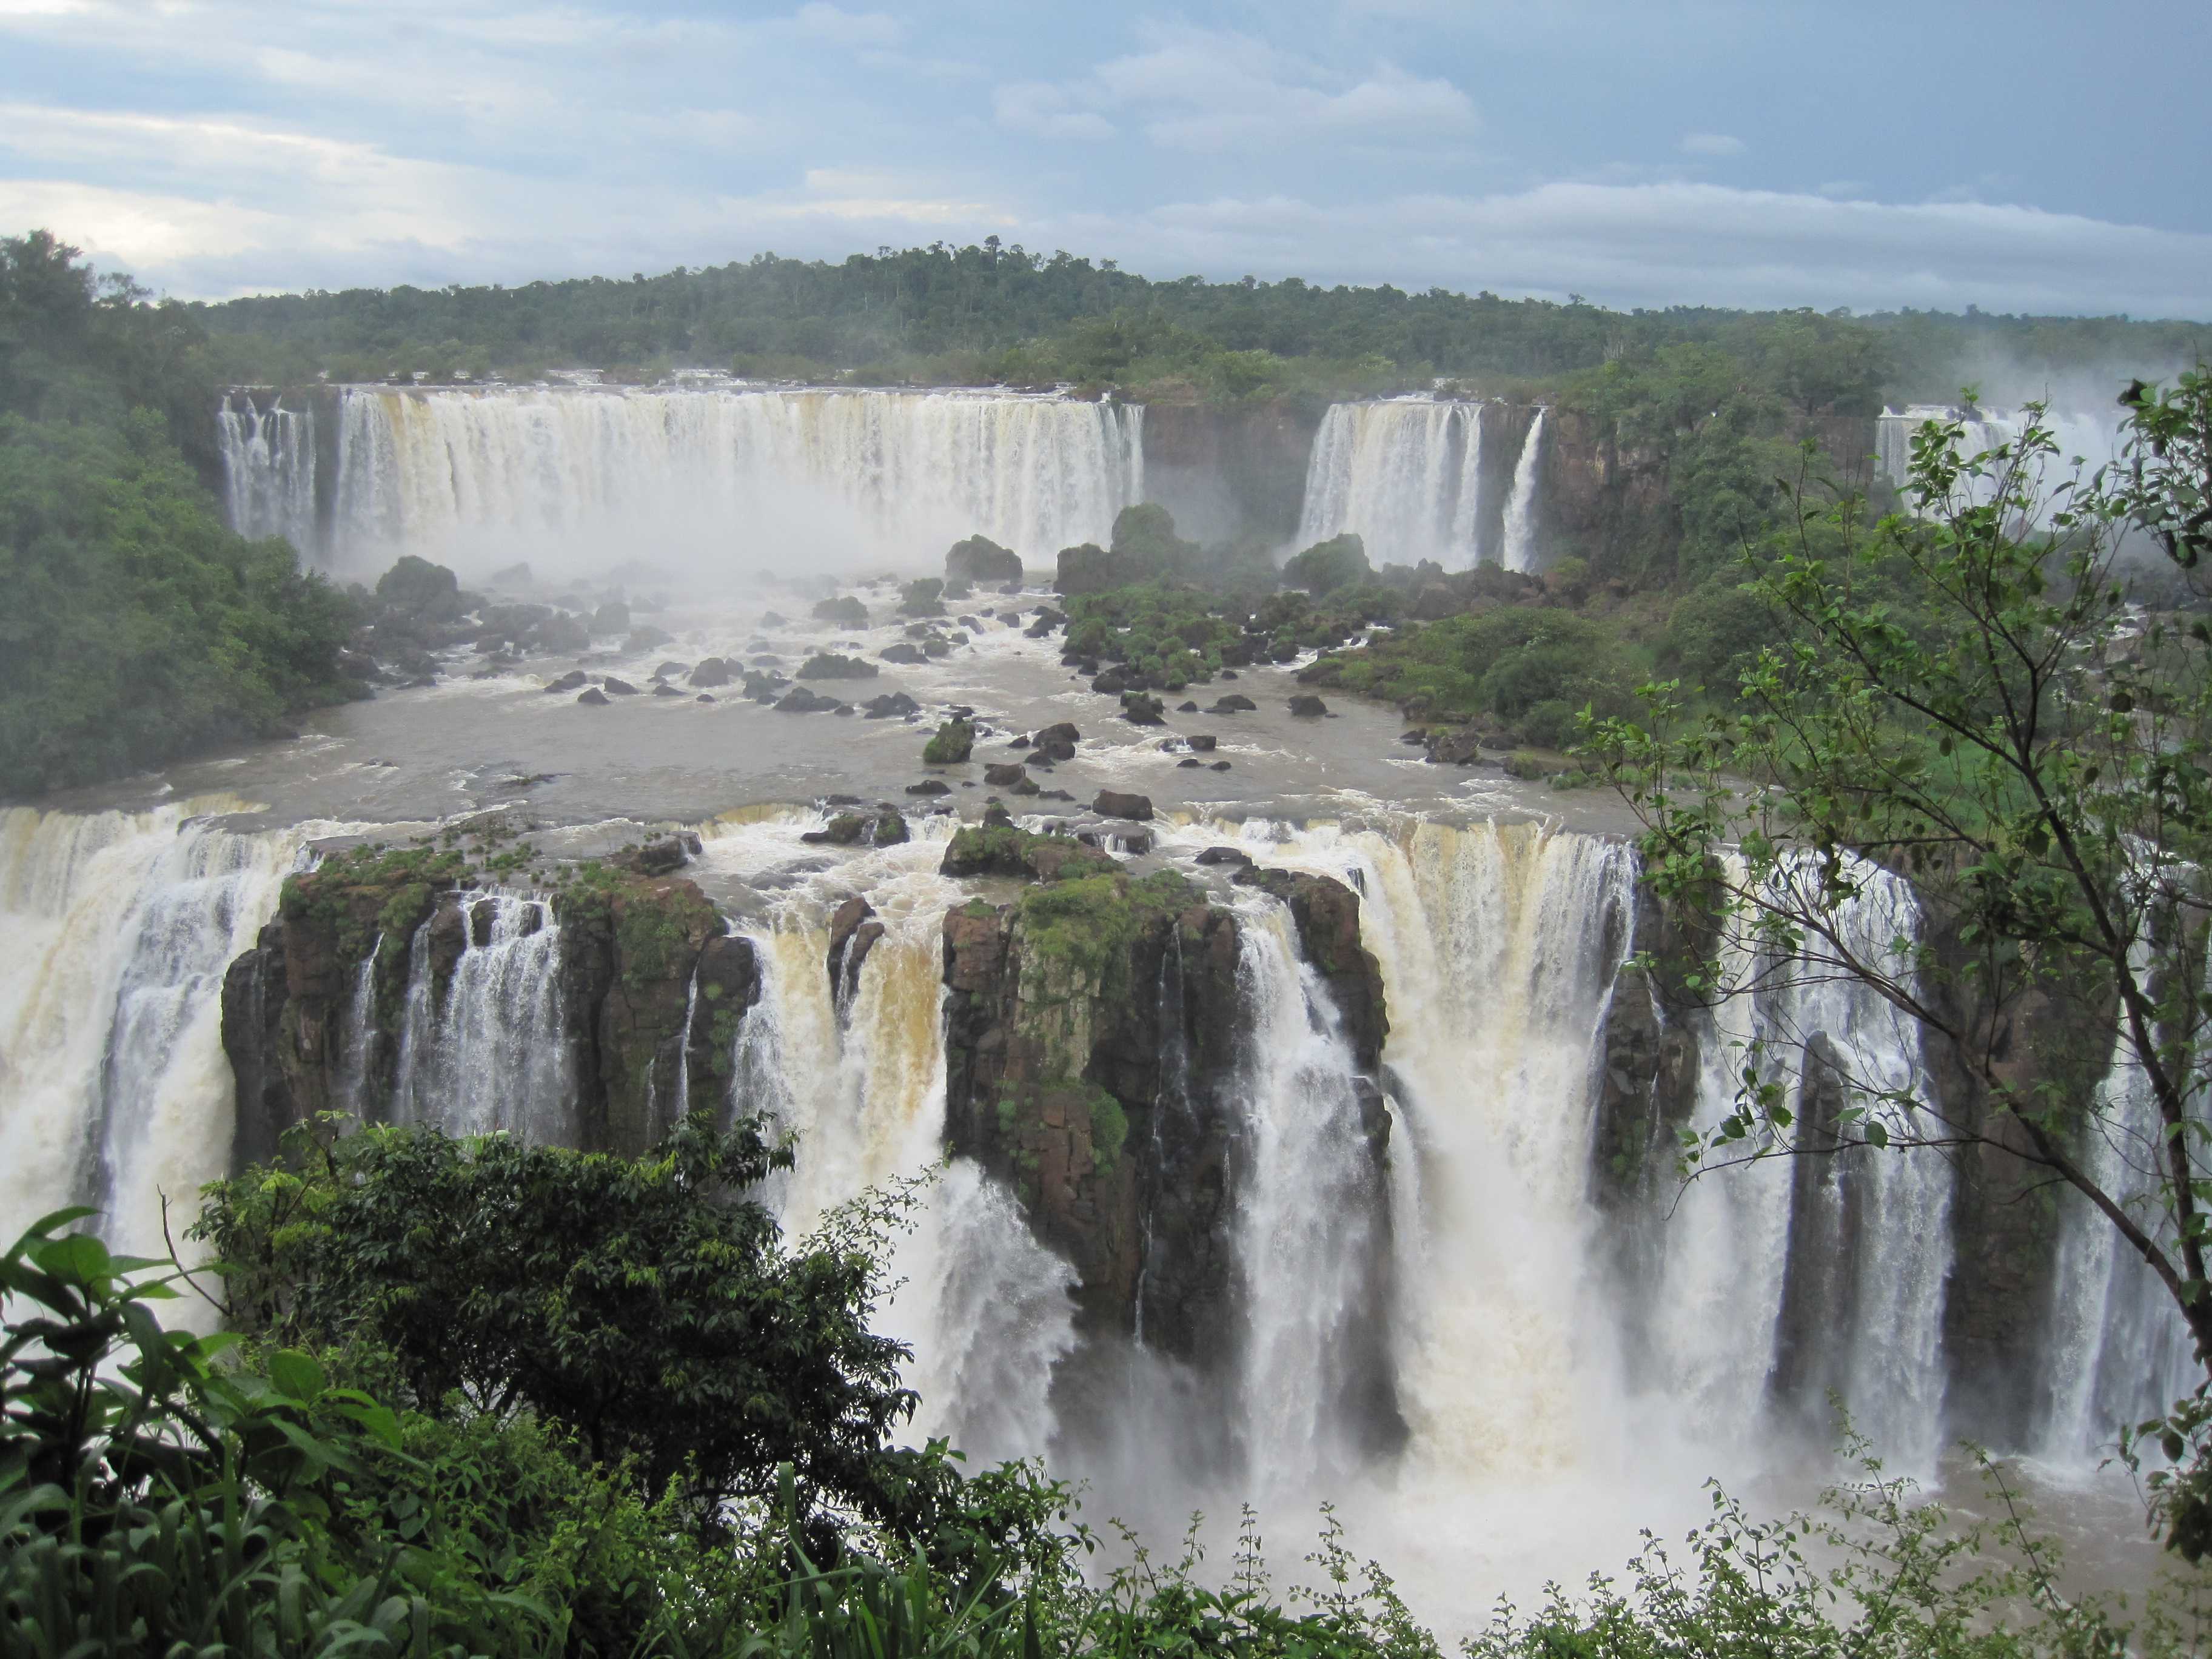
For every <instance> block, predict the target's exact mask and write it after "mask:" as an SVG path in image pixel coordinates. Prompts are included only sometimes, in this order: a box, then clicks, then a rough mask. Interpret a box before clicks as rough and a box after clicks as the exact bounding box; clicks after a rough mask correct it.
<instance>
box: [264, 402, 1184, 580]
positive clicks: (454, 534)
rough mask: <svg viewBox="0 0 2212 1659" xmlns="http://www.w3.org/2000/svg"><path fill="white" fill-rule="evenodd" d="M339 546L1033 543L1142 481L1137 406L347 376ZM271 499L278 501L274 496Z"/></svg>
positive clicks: (1132, 496)
mask: <svg viewBox="0 0 2212 1659" xmlns="http://www.w3.org/2000/svg"><path fill="white" fill-rule="evenodd" d="M338 398H339V406H338V407H339V413H338V421H339V426H338V437H337V466H338V475H337V487H336V492H335V502H336V505H335V523H334V526H333V529H332V536H333V538H334V541H335V543H336V547H335V550H334V551H335V555H336V556H337V557H338V558H339V559H341V560H343V559H346V558H348V557H358V556H367V555H368V554H370V553H373V552H377V551H381V550H388V549H391V548H394V547H404V548H409V549H413V550H417V551H428V552H434V553H435V552H440V551H442V552H444V553H446V554H447V556H452V555H453V554H454V553H455V551H456V550H459V551H460V552H469V551H472V550H473V551H477V552H481V553H483V554H484V555H486V556H494V555H496V554H499V553H512V552H523V553H528V552H531V551H532V550H535V552H536V554H537V556H539V557H540V558H541V560H542V559H543V558H544V555H545V553H546V546H547V543H548V540H549V538H551V539H553V540H554V541H555V542H556V543H557V542H558V541H559V540H560V539H561V538H567V540H568V542H569V543H570V544H572V545H574V546H575V547H577V548H580V549H583V550H588V551H592V552H595V553H601V554H603V553H605V552H606V551H609V550H615V551H619V552H627V553H629V554H631V555H633V556H638V557H642V558H645V559H647V561H649V562H657V561H665V560H666V559H669V558H671V557H675V558H682V559H687V560H689V561H690V562H695V563H704V564H706V565H707V566H708V568H731V567H732V566H735V567H736V568H742V569H747V570H749V569H750V568H753V567H754V566H755V565H757V564H759V563H761V562H768V561H772V560H774V559H775V558H777V557H779V556H790V555H794V554H804V555H805V556H806V557H807V558H808V560H809V565H808V567H807V568H811V569H819V568H824V567H825V566H834V565H836V564H838V563H841V562H851V561H852V560H853V559H854V558H858V557H867V556H880V555H882V554H884V553H885V552H887V551H888V552H905V553H909V554H910V553H911V552H912V551H913V550H914V548H915V546H917V545H921V546H930V545H934V546H939V547H941V546H943V545H946V544H950V543H951V541H953V540H956V539H958V538H962V537H964V536H968V535H970V534H973V533H975V532H978V531H980V532H982V533H983V534H985V535H987V536H989V537H991V538H993V539H994V540H996V541H999V542H1000V543H1003V544H1006V545H1007V546H1010V547H1012V548H1013V549H1014V550H1016V551H1018V552H1019V553H1021V554H1023V555H1024V556H1025V557H1028V558H1030V559H1031V560H1049V559H1050V558H1051V557H1052V556H1054V554H1055V553H1057V552H1058V550H1060V548H1061V547H1063V546H1066V545H1069V544H1073V543H1076V542H1083V541H1099V542H1103V541H1104V540H1106V538H1108V536H1109V533H1110V532H1111V531H1112V527H1113V522H1114V517H1115V513H1118V512H1119V511H1120V510H1121V508H1122V507H1127V506H1128V505H1130V504H1131V503H1133V502H1134V501H1139V500H1140V499H1141V498H1142V495H1143V490H1144V455H1143V441H1142V438H1143V424H1142V423H1143V416H1144V411H1143V409H1142V407H1141V406H1139V405H1134V404H1105V403H1087V402H1082V401H1079V400H1075V399H1068V398H1048V397H1033V396H1024V395H1016V394H1008V393H984V392H861V391H852V392H844V391H763V390H757V389H750V388H738V387H718V388H707V389H659V388H655V389H637V388H619V387H597V386H560V387H547V386H536V387H518V388H475V389H461V388H454V389H446V388H440V389H436V390H399V389H394V388H378V387H368V386H349V387H346V388H344V389H343V390H342V391H341V392H339V393H338ZM255 510H256V511H257V512H259V511H263V510H264V509H262V508H260V507H256V509H255Z"/></svg>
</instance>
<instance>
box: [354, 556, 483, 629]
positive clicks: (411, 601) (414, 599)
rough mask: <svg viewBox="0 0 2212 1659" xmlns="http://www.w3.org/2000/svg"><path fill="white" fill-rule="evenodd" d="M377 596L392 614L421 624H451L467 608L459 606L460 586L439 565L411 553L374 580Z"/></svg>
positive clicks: (457, 581) (450, 572)
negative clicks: (418, 621)
mask: <svg viewBox="0 0 2212 1659" xmlns="http://www.w3.org/2000/svg"><path fill="white" fill-rule="evenodd" d="M376 597H377V598H378V599H380V600H381V601H383V603H384V604H385V605H387V606H389V607H390V608H391V609H392V610H394V611H404V612H406V613H407V614H408V615H409V616H410V617H415V618H418V619H420V620H421V621H423V622H451V621H453V619H454V618H455V617H459V616H460V615H461V614H462V612H463V611H465V610H467V609H468V607H467V606H466V605H463V604H462V603H461V585H460V582H459V580H457V579H456V578H455V576H454V575H453V572H452V571H450V570H448V569H447V568H446V567H445V566H444V565H442V564H432V563H431V562H429V561H428V559H423V558H417V557H416V556H415V555H414V554H412V553H407V554H403V555H401V556H400V558H399V561H398V562H397V563H396V564H394V565H393V566H392V568H391V569H389V570H387V571H386V572H385V573H384V574H382V575H381V576H379V577H378V578H377V579H376Z"/></svg>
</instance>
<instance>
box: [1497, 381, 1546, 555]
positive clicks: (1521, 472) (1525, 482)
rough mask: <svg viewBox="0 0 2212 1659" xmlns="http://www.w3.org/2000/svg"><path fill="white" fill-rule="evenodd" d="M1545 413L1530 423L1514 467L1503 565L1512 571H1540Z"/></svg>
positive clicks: (1507, 510)
mask: <svg viewBox="0 0 2212 1659" xmlns="http://www.w3.org/2000/svg"><path fill="white" fill-rule="evenodd" d="M1544 413H1545V411H1544V410H1541V409H1539V410H1537V411H1536V418H1535V419H1534V420H1533V421H1531V422H1528V436H1526V437H1525V438H1523V439H1522V440H1521V456H1520V459H1518V460H1516V461H1515V462H1514V463H1513V493H1512V495H1510V496H1509V497H1508V498H1507V499H1506V502H1505V550H1504V556H1503V557H1502V558H1501V560H1500V562H1501V563H1503V564H1504V567H1505V568H1507V569H1508V570H1534V568H1536V555H1537V547H1536V529H1537V526H1536V483H1537V475H1538V472H1539V471H1540V469H1541V465H1542V464H1543V459H1544Z"/></svg>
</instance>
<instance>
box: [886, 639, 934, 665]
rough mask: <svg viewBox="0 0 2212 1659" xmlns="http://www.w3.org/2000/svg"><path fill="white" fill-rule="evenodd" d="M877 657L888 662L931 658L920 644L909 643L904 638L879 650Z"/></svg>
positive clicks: (919, 660) (917, 660)
mask: <svg viewBox="0 0 2212 1659" xmlns="http://www.w3.org/2000/svg"><path fill="white" fill-rule="evenodd" d="M876 657H877V659H878V661H881V662H888V663H903V664H911V663H918V662H927V661H928V660H929V658H928V657H927V655H926V654H925V653H923V651H922V649H921V647H920V646H918V645H909V644H908V643H907V642H906V641H904V640H901V641H899V642H898V643H897V644H896V645H894V646H889V647H885V648H884V649H883V650H881V651H878V652H877V653H876Z"/></svg>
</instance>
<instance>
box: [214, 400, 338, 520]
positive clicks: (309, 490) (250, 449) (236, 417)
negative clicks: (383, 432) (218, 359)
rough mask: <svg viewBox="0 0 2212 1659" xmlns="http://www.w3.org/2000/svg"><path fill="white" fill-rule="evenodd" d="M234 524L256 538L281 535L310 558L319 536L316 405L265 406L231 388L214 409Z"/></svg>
mask: <svg viewBox="0 0 2212 1659" xmlns="http://www.w3.org/2000/svg"><path fill="white" fill-rule="evenodd" d="M216 444H217V446H218V447H219V449H220V453H222V473H223V486H224V495H225V498H226V499H227V500H228V502H229V504H230V526H231V528H232V529H234V530H235V531H236V532H238V533H239V534H240V535H241V536H246V537H250V538H253V539H255V540H257V541H258V539H260V538H262V537H264V536H282V537H283V538H284V539H285V540H286V541H288V542H289V543H291V544H292V546H293V548H294V549H295V550H296V551H298V552H300V553H301V554H303V555H307V556H313V554H314V552H315V551H316V537H315V416H314V411H313V410H312V409H287V408H285V407H284V406H283V404H278V403H272V404H270V406H269V407H268V408H266V409H263V408H261V407H259V406H258V404H256V403H255V402H254V398H253V394H252V392H243V391H240V392H231V393H229V394H228V396H226V397H225V398H223V400H222V408H220V409H219V410H216Z"/></svg>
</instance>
